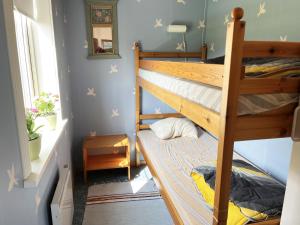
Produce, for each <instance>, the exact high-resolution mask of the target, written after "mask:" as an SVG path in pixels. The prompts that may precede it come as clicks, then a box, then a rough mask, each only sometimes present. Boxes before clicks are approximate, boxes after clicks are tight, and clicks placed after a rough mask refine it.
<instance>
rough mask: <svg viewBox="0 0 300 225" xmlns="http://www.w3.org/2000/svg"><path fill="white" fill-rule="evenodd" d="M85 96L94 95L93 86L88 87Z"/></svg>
mask: <svg viewBox="0 0 300 225" xmlns="http://www.w3.org/2000/svg"><path fill="white" fill-rule="evenodd" d="M86 95H87V96H94V97H95V96H96V95H97V94H96V92H95V88H88V91H87V93H86Z"/></svg>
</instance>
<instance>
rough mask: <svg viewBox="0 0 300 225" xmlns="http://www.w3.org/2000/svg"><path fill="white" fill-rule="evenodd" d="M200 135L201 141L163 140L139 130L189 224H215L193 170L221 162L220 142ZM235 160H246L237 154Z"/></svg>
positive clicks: (143, 143)
mask: <svg viewBox="0 0 300 225" xmlns="http://www.w3.org/2000/svg"><path fill="white" fill-rule="evenodd" d="M200 133H201V135H200V137H199V138H198V139H195V138H190V137H180V138H175V139H169V140H161V139H159V138H158V137H157V136H156V135H155V134H154V133H153V131H151V130H144V131H139V132H138V134H137V136H138V138H139V140H140V142H141V144H142V145H143V149H144V151H145V154H146V155H147V156H148V158H149V159H150V160H151V163H152V164H153V166H154V168H155V171H156V173H157V175H158V177H159V178H160V181H161V183H162V185H163V186H164V188H165V189H166V192H167V193H168V194H169V195H170V198H171V199H172V201H173V203H174V205H175V208H176V210H177V212H178V214H179V216H180V218H181V219H182V220H183V222H184V224H185V225H208V224H212V217H213V215H212V210H211V209H210V208H209V207H208V205H207V204H206V202H205V200H204V199H203V198H202V195H201V194H200V192H199V191H198V189H197V187H196V185H195V183H194V182H193V179H192V177H191V176H190V174H191V171H192V170H193V168H195V167H198V166H201V165H209V164H212V163H214V162H215V161H216V160H217V145H218V142H217V140H216V139H215V138H213V137H212V136H211V135H209V134H208V133H206V132H204V131H202V130H201V131H200ZM234 159H243V158H242V157H241V156H239V155H238V154H234ZM243 160H245V159H243ZM245 161H246V160H245Z"/></svg>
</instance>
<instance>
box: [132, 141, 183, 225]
mask: <svg viewBox="0 0 300 225" xmlns="http://www.w3.org/2000/svg"><path fill="white" fill-rule="evenodd" d="M137 144H138V146H139V149H140V151H141V152H142V154H143V157H144V159H145V161H146V163H147V166H148V168H149V170H150V172H151V174H152V176H153V177H154V178H155V179H154V181H155V182H158V184H157V186H158V188H159V191H160V193H161V196H162V198H163V199H164V202H165V203H166V205H167V208H168V210H169V212H170V214H171V216H172V219H173V222H174V224H175V225H183V224H184V222H183V221H182V219H181V217H180V216H179V214H178V212H177V210H176V207H175V205H174V203H173V201H172V199H171V197H170V195H169V193H168V192H167V191H166V189H165V187H164V185H163V183H162V182H161V179H160V177H159V176H158V175H157V172H156V169H155V167H154V166H153V163H152V161H151V159H150V158H149V157H148V155H147V152H146V151H145V149H144V147H143V145H142V143H141V141H140V139H139V137H137Z"/></svg>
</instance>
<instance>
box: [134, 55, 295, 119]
mask: <svg viewBox="0 0 300 225" xmlns="http://www.w3.org/2000/svg"><path fill="white" fill-rule="evenodd" d="M223 61H224V57H223V58H218V59H212V60H208V62H209V63H223ZM245 65H246V76H247V77H255V78H262V77H265V78H266V77H270V78H271V77H299V76H300V59H298V58H296V59H277V58H276V59H274V58H273V59H246V60H245ZM140 77H141V78H143V79H144V80H146V81H148V82H150V83H152V84H154V85H156V86H158V87H161V88H163V89H165V90H167V91H170V92H171V93H174V94H176V95H179V96H181V97H183V98H186V99H188V100H190V101H193V102H195V103H197V104H200V105H203V106H204V107H206V108H208V109H210V110H213V111H215V112H220V106H221V94H222V93H221V89H220V88H217V87H213V86H209V85H205V84H201V83H198V82H193V81H189V80H186V79H180V78H174V77H171V76H168V75H164V74H161V73H157V72H153V71H148V70H143V69H140ZM298 100H299V95H298V94H293V93H291V94H287V93H279V94H260V95H241V96H240V98H239V109H238V114H239V115H251V114H257V113H262V112H267V111H270V110H273V109H277V108H280V107H283V106H285V105H288V104H290V103H296V102H298Z"/></svg>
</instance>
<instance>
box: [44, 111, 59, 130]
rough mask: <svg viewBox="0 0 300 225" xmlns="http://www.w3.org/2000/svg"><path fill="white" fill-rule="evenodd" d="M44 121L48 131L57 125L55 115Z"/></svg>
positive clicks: (47, 117)
mask: <svg viewBox="0 0 300 225" xmlns="http://www.w3.org/2000/svg"><path fill="white" fill-rule="evenodd" d="M46 120H47V123H48V127H49V129H50V130H55V129H56V124H57V115H56V114H53V115H49V116H46Z"/></svg>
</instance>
